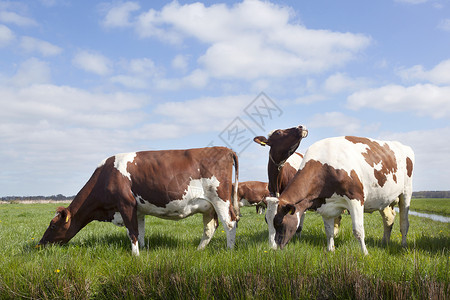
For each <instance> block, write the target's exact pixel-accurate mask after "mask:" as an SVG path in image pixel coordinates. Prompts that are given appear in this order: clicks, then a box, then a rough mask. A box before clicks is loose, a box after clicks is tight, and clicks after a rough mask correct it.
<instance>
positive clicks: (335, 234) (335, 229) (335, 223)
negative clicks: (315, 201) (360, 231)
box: [333, 216, 342, 237]
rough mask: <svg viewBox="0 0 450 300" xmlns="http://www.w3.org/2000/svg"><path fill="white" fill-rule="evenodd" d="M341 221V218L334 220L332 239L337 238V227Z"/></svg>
mask: <svg viewBox="0 0 450 300" xmlns="http://www.w3.org/2000/svg"><path fill="white" fill-rule="evenodd" d="M341 219H342V216H339V217H337V218H334V228H333V234H334V237H337V235H338V233H339V227H340V226H341Z"/></svg>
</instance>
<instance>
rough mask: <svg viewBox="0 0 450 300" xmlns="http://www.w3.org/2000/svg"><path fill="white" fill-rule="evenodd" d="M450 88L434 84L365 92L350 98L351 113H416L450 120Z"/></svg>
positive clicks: (388, 86)
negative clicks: (369, 110) (367, 108)
mask: <svg viewBox="0 0 450 300" xmlns="http://www.w3.org/2000/svg"><path fill="white" fill-rule="evenodd" d="M449 95H450V86H444V87H439V86H436V85H432V84H417V85H414V86H409V87H405V86H401V85H386V86H383V87H380V88H374V89H367V90H362V91H359V92H356V93H353V94H352V95H350V96H349V97H348V98H347V105H348V107H349V108H351V109H360V108H364V107H369V108H375V109H379V110H382V111H386V112H402V111H410V110H412V111H414V112H415V113H417V114H418V115H421V116H431V117H432V118H435V119H437V118H448V117H450V101H449Z"/></svg>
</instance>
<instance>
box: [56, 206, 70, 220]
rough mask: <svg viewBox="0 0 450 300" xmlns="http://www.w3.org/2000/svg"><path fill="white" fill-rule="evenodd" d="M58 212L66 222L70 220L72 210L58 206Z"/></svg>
mask: <svg viewBox="0 0 450 300" xmlns="http://www.w3.org/2000/svg"><path fill="white" fill-rule="evenodd" d="M56 214H59V215H60V216H61V220H64V222H65V223H67V222H69V220H70V212H69V210H68V209H67V208H65V207H58V208H57V209H56Z"/></svg>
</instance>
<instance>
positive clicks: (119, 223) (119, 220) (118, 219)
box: [111, 212, 124, 226]
mask: <svg viewBox="0 0 450 300" xmlns="http://www.w3.org/2000/svg"><path fill="white" fill-rule="evenodd" d="M111 223H113V224H114V225H116V226H124V224H123V219H122V215H121V214H120V213H119V212H116V213H115V214H114V216H113V219H112V220H111Z"/></svg>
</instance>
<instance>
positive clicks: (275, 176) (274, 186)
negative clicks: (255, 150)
mask: <svg viewBox="0 0 450 300" xmlns="http://www.w3.org/2000/svg"><path fill="white" fill-rule="evenodd" d="M267 169H268V173H269V183H270V185H269V192H270V193H272V194H273V195H274V196H278V193H279V191H280V185H279V180H280V174H281V171H280V170H281V169H280V168H278V167H277V165H276V164H275V163H274V162H273V161H269V165H268V166H267Z"/></svg>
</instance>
